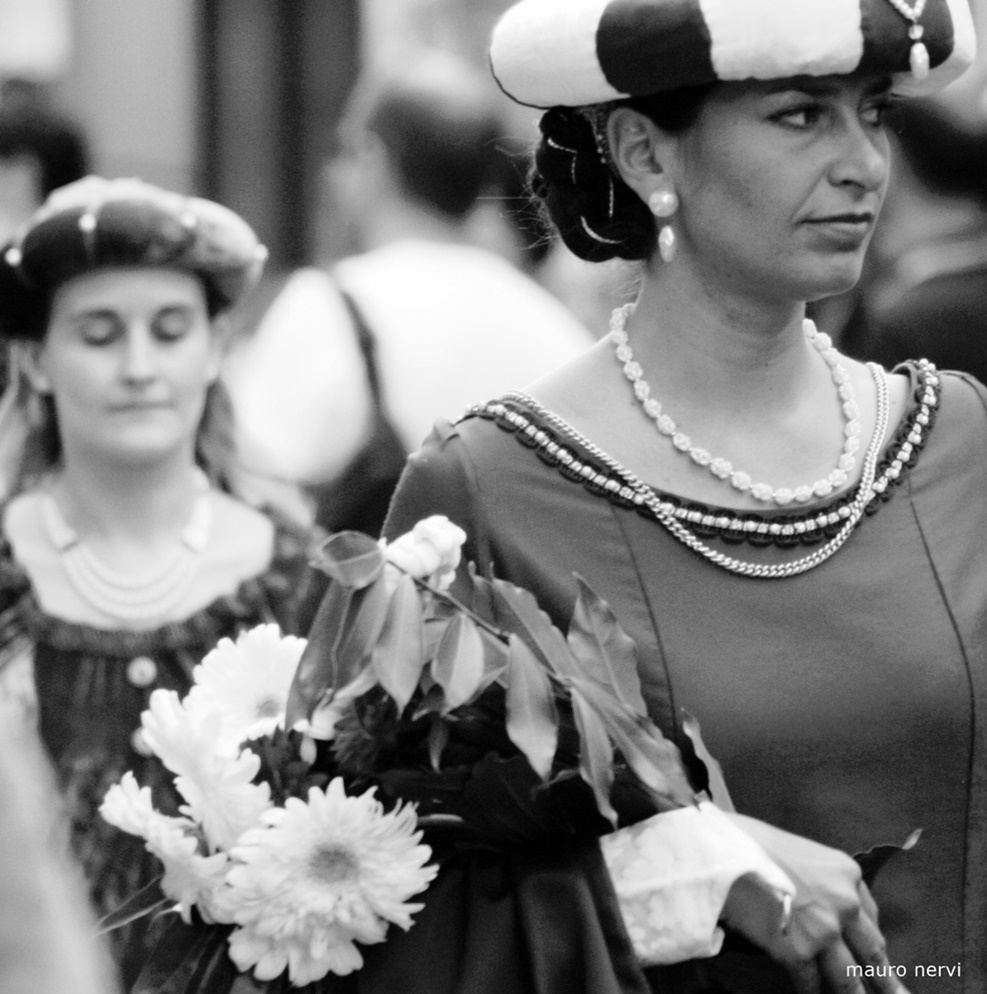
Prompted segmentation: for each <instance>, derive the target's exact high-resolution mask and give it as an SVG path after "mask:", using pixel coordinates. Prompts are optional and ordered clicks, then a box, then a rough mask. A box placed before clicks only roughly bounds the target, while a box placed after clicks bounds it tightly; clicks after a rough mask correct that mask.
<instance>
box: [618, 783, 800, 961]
mask: <svg viewBox="0 0 987 994" xmlns="http://www.w3.org/2000/svg"><path fill="white" fill-rule="evenodd" d="M600 847H601V849H602V850H603V857H604V859H605V860H606V863H607V868H608V869H609V871H610V877H611V879H612V881H613V886H614V890H615V891H616V892H617V898H618V900H619V902H620V909H621V912H622V914H623V917H624V923H625V925H626V926H627V931H628V934H629V935H630V938H631V942H632V943H633V945H634V951H635V953H636V954H637V957H638V959H639V960H640V961H641V962H642V963H643V964H645V965H648V966H650V965H656V964H659V963H680V962H682V961H683V960H689V959H697V958H700V957H706V956H715V955H716V954H717V953H718V952H719V951H720V946H721V945H722V944H723V930H722V929H721V928H720V927H719V926H718V924H717V922H718V920H719V917H720V914H721V912H722V910H723V905H724V903H725V901H726V898H727V894H728V892H729V890H730V887H731V886H732V885H733V883H734V881H736V880H737V879H739V878H740V877H742V876H744V875H745V874H748V873H753V874H755V875H756V876H758V877H759V878H760V879H761V880H762V881H763V882H764V884H765V885H766V886H767V887H768V888H771V889H773V890H775V891H776V892H777V893H778V896H779V899H780V898H781V897H782V896H783V895H784V894H789V895H792V896H794V894H795V886H794V884H793V883H792V882H791V880H790V879H789V878H788V876H787V874H785V873H784V872H783V871H782V870H781V868H780V867H779V866H778V865H777V863H775V862H774V861H773V860H772V859H771V858H770V857H769V856H768V854H767V853H766V852H765V851H764V850H763V849H762V848H761V846H759V845H758V844H757V843H756V842H755V841H754V840H753V839H752V838H751V837H750V836H749V835H747V834H746V833H745V832H744V831H742V830H741V829H740V828H738V827H737V826H736V825H734V824H733V822H732V821H730V819H729V818H727V817H726V815H724V813H723V812H722V811H721V810H720V809H719V808H717V807H716V805H715V804H712V803H710V802H708V801H704V802H702V803H701V804H699V805H698V807H689V808H681V809H679V810H676V811H669V812H666V813H665V814H660V815H655V816H654V817H652V818H649V819H648V820H647V821H642V822H639V823H638V824H636V825H631V826H630V827H628V828H621V829H618V830H617V831H616V832H613V833H611V834H610V835H605V836H603V838H602V839H601V840H600ZM779 916H780V911H779Z"/></svg>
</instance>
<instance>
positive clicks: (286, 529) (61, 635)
mask: <svg viewBox="0 0 987 994" xmlns="http://www.w3.org/2000/svg"><path fill="white" fill-rule="evenodd" d="M264 513H265V514H267V515H268V517H270V518H271V519H272V520H273V522H274V548H273V553H272V556H271V560H270V562H269V563H268V565H267V567H266V568H265V569H264V570H262V571H261V572H260V573H258V574H255V575H254V576H252V577H247V578H246V579H244V580H241V581H240V582H239V584H237V586H236V587H235V588H234V589H233V590H232V591H230V592H229V593H226V594H220V595H219V596H218V597H216V598H214V599H213V600H212V601H210V602H209V603H208V604H205V605H204V606H203V607H201V608H199V609H198V610H197V611H195V612H193V613H192V614H191V615H189V616H188V617H187V618H184V619H181V620H179V621H170V622H165V623H164V624H160V625H157V626H155V627H153V628H149V629H145V630H133V629H126V628H102V627H99V626H96V625H89V624H86V623H84V622H77V621H69V620H66V619H64V618H59V617H57V616H55V615H52V614H49V613H48V612H46V611H45V610H44V609H43V608H42V607H41V604H40V602H39V600H38V597H37V593H36V591H35V589H34V586H33V584H32V583H31V579H30V577H29V576H28V574H27V572H26V570H25V569H24V567H23V566H21V564H20V563H19V562H17V560H16V559H14V557H13V552H12V548H11V545H10V542H9V540H8V538H7V537H6V535H0V598H2V599H3V600H4V601H6V602H7V603H8V604H12V605H13V607H14V610H15V611H16V613H17V615H18V617H19V619H20V621H21V623H22V624H23V625H24V627H25V628H26V629H27V630H28V631H29V632H30V633H31V635H32V637H33V638H34V639H36V640H37V641H39V642H43V643H45V644H47V645H50V646H52V647H54V648H56V649H63V650H70V651H79V652H83V653H93V654H99V655H108V656H116V655H119V656H134V655H141V654H147V653H149V652H151V651H154V650H158V651H160V650H161V649H166V650H178V649H183V648H186V647H189V646H201V645H203V644H209V643H211V642H214V641H216V639H217V638H218V637H219V635H220V634H221V632H222V631H224V630H226V629H227V628H228V627H229V622H230V621H231V620H236V619H238V618H242V619H244V620H246V619H249V618H256V617H257V615H258V614H260V615H261V616H266V617H270V619H271V620H274V618H275V613H274V610H273V605H274V604H275V603H276V602H277V600H279V599H280V598H281V597H283V594H284V591H285V590H286V589H288V587H289V585H290V584H291V583H292V582H294V581H293V580H292V577H291V574H292V572H293V571H294V570H296V569H297V564H298V561H299V559H301V558H304V557H306V555H307V553H309V552H310V551H311V548H312V545H313V537H312V534H311V533H310V532H308V531H306V530H305V529H304V528H302V527H300V526H298V525H296V524H295V523H293V522H292V521H290V520H289V519H288V518H287V517H285V516H284V515H283V514H281V513H280V512H277V511H276V510H273V509H270V508H265V509H264ZM0 618H2V614H0Z"/></svg>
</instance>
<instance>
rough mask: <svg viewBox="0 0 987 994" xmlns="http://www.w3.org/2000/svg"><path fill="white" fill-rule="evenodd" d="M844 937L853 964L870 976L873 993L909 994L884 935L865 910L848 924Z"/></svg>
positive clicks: (870, 987)
mask: <svg viewBox="0 0 987 994" xmlns="http://www.w3.org/2000/svg"><path fill="white" fill-rule="evenodd" d="M843 936H844V939H845V941H846V945H847V947H848V948H849V950H850V952H851V953H852V955H853V956H854V962H856V963H857V964H858V965H859V966H861V967H862V968H863V972H864V976H865V977H869V979H868V986H869V989H870V990H872V991H875V992H877V994H908V988H907V987H905V985H904V984H903V983H902V982H901V980H900V978H899V977H898V974H897V973H896V971H895V969H894V967H893V966H892V965H891V963H890V961H889V960H888V951H887V946H886V944H885V942H884V936H883V935H882V934H881V930H880V929H879V928H878V927H877V925H876V924H875V922H874V919H873V918H871V916H870V915H868V914H867V913H866V912H865V911H863V910H861V911H860V912H858V913H857V914H856V915H854V917H853V918H851V919H850V921H849V922H847V924H846V927H845V928H844V930H843Z"/></svg>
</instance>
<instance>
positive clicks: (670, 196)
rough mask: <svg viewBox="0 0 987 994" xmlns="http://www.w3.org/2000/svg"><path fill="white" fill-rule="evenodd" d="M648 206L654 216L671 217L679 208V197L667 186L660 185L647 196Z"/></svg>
mask: <svg viewBox="0 0 987 994" xmlns="http://www.w3.org/2000/svg"><path fill="white" fill-rule="evenodd" d="M648 207H649V208H650V209H651V213H652V214H654V216H655V217H671V216H672V215H673V214H674V213H675V212H676V211H677V210H678V209H679V198H678V197H677V196H676V195H675V191H674V190H673V189H672V188H671V187H668V186H661V187H659V188H658V189H657V190H655V192H654V193H652V194H651V196H650V197H648Z"/></svg>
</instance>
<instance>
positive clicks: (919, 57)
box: [888, 0, 929, 80]
mask: <svg viewBox="0 0 987 994" xmlns="http://www.w3.org/2000/svg"><path fill="white" fill-rule="evenodd" d="M888 3H890V4H891V6H892V7H894V9H895V10H896V11H898V13H899V14H901V16H902V17H904V18H905V20H907V21H911V27H910V28H909V29H908V37H909V38H911V39H912V49H911V52H909V54H908V64H909V66H910V67H911V70H912V75H913V76H914V77H915V78H916V79H918V80H923V79H925V78H926V77H927V76H928V75H929V50H928V49H927V48H926V47H925V43H924V42H923V41H922V35H923V34H925V28H923V27H922V25H921V24H919V23H918V19H919V18H920V17H921V16H922V11H923V10H924V9H925V0H915V6H914V7H909V6H908V4H907V3H905V0H888Z"/></svg>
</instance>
